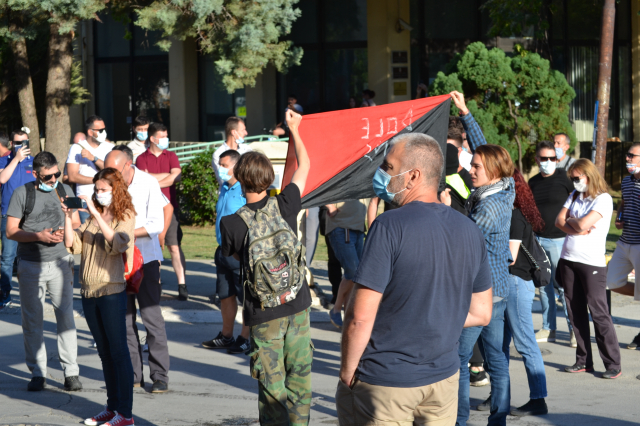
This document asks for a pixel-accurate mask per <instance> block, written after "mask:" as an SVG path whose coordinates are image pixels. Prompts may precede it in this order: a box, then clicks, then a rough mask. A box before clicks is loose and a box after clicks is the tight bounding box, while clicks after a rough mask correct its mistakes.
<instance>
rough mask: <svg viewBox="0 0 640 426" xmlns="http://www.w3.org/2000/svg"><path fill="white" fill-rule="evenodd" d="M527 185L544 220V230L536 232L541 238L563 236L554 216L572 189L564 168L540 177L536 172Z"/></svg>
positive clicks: (556, 215)
mask: <svg viewBox="0 0 640 426" xmlns="http://www.w3.org/2000/svg"><path fill="white" fill-rule="evenodd" d="M529 187H530V188H531V192H533V198H534V199H535V200H536V206H538V210H539V211H540V215H541V216H542V220H544V231H542V232H541V233H539V234H538V236H540V237H543V238H564V237H565V236H566V235H567V234H565V233H564V232H562V231H561V230H560V229H558V228H556V217H558V213H560V210H562V206H563V205H564V203H565V201H567V198H568V197H569V194H571V193H572V192H573V190H574V188H573V184H572V183H571V181H570V180H569V178H568V177H567V172H566V171H565V170H564V169H556V171H555V173H553V174H552V175H551V176H547V177H542V174H540V173H538V174H537V175H535V176H534V177H532V178H531V179H529Z"/></svg>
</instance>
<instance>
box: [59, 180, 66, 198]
mask: <svg viewBox="0 0 640 426" xmlns="http://www.w3.org/2000/svg"><path fill="white" fill-rule="evenodd" d="M56 192H57V193H58V197H60V200H64V199H65V197H66V196H67V191H65V190H64V185H63V184H62V182H58V186H56Z"/></svg>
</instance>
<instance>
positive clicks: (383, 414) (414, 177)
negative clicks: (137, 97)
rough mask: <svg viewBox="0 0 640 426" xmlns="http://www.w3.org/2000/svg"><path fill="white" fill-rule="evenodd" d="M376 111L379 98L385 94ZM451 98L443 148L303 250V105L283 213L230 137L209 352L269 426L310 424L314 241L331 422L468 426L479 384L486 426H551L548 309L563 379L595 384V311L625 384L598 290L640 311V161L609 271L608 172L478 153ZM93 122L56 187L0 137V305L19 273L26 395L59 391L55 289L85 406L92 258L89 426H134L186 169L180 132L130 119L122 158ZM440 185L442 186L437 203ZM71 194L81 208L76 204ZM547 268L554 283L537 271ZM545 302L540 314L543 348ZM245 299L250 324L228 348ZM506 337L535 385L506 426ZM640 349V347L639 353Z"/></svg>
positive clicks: (321, 225)
mask: <svg viewBox="0 0 640 426" xmlns="http://www.w3.org/2000/svg"><path fill="white" fill-rule="evenodd" d="M367 96H369V97H368V98H367V99H366V100H367V101H370V102H372V101H371V99H372V98H373V96H375V94H372V93H368V94H367ZM451 98H452V101H453V103H454V104H455V106H456V107H457V108H458V109H459V111H460V115H459V116H455V117H454V116H452V117H450V119H449V129H448V134H447V144H446V150H445V151H444V152H443V151H442V149H441V147H440V145H439V144H438V142H437V141H436V140H435V139H433V138H432V137H430V136H427V135H424V134H418V133H406V134H402V135H399V136H396V137H395V138H394V139H393V140H392V141H391V143H390V146H391V147H390V149H389V150H388V152H387V154H386V156H385V158H384V161H383V163H382V165H381V166H380V168H379V169H378V170H377V171H376V173H375V175H374V176H373V179H372V189H373V192H374V193H375V195H376V196H375V197H374V198H371V199H361V200H348V201H344V202H339V203H332V204H328V205H326V206H322V207H320V208H311V209H308V210H307V211H306V213H305V216H304V217H305V219H304V221H305V223H306V235H305V240H304V241H299V239H298V236H297V235H298V233H297V230H298V228H299V223H298V217H299V214H300V212H301V211H302V194H304V191H305V186H306V181H307V176H308V174H309V171H310V165H311V160H310V159H309V156H308V154H307V151H306V148H305V144H304V142H303V140H302V138H301V136H300V133H299V131H298V128H299V125H300V122H301V120H302V116H301V114H300V113H302V108H301V107H300V108H298V107H299V105H298V104H297V102H296V99H295V97H290V99H289V106H288V107H287V110H286V111H285V119H284V121H283V125H282V127H284V128H286V132H288V133H289V135H290V139H291V143H292V144H293V148H294V152H295V155H296V159H297V164H298V167H297V169H296V171H295V172H294V174H293V176H292V178H291V182H290V183H289V184H288V185H287V186H286V187H284V188H283V189H282V191H280V192H279V193H278V194H277V195H273V196H272V195H271V194H270V193H269V192H268V189H269V187H270V186H271V185H272V183H273V181H274V178H275V175H274V170H273V166H272V164H271V162H270V160H269V159H268V158H267V157H266V156H265V155H264V154H263V153H260V152H257V151H254V150H252V149H251V146H250V145H247V144H245V139H244V138H245V137H246V136H247V130H246V126H245V124H244V122H243V120H242V119H240V118H238V117H230V118H229V119H228V120H227V122H226V125H225V135H226V140H225V142H224V143H223V144H222V145H221V146H220V147H219V148H218V149H217V150H216V151H215V152H214V154H213V158H212V163H211V165H212V169H213V171H214V173H215V176H216V179H217V180H218V182H219V187H220V190H219V194H218V201H217V205H216V223H215V231H216V240H217V243H218V247H217V249H216V252H215V255H214V258H215V265H216V282H215V293H216V294H217V296H218V298H219V300H220V309H221V313H222V327H221V329H220V330H219V332H218V333H217V335H216V336H215V337H213V338H212V339H211V340H206V341H203V342H202V346H203V347H204V348H207V349H221V350H226V351H227V352H229V353H232V354H242V353H244V354H247V355H249V356H250V359H251V361H250V373H251V376H252V377H253V378H255V379H257V381H258V404H259V407H258V408H259V413H260V423H261V424H292V425H306V424H308V422H309V416H310V404H311V366H312V361H313V343H312V341H311V334H310V328H311V327H310V317H309V314H310V306H311V294H310V290H309V285H308V284H310V283H308V282H307V274H306V273H305V272H304V269H305V265H310V263H311V261H312V260H313V256H314V252H315V247H316V244H317V240H318V238H319V234H322V235H323V236H324V237H325V241H326V243H327V248H328V255H329V263H328V268H329V280H330V282H331V286H332V298H331V301H330V302H328V304H327V307H328V308H329V317H330V320H331V322H332V323H333V324H334V325H335V326H336V327H337V328H338V329H339V330H341V332H342V344H341V366H340V373H339V381H338V387H337V391H336V408H337V413H338V417H339V421H340V424H343V425H360V424H373V423H375V422H376V419H381V418H384V419H386V421H390V422H391V421H394V422H406V421H409V420H411V421H414V422H417V423H421V424H422V423H424V424H442V425H453V424H456V425H461V426H464V425H466V423H467V420H468V419H469V416H470V409H471V407H470V398H469V393H470V392H469V387H470V386H484V385H489V384H490V387H491V392H490V396H489V398H488V399H487V400H486V401H484V402H483V403H482V404H480V405H479V406H478V407H477V409H478V410H487V411H489V418H488V424H489V425H505V424H506V418H507V415H509V414H511V415H515V416H527V415H543V414H546V413H547V412H548V408H547V405H546V402H545V398H547V397H548V389H547V382H546V375H545V366H544V362H543V359H542V355H541V352H540V349H539V347H538V342H555V341H556V340H557V339H558V338H559V336H557V335H556V330H557V329H556V291H557V292H558V296H559V300H560V302H561V304H562V306H563V309H564V311H565V315H566V318H567V324H568V327H569V331H570V334H569V338H568V342H567V343H568V344H569V345H570V346H571V347H575V348H576V356H575V360H574V361H571V362H568V364H572V365H568V366H567V367H566V368H565V371H566V372H567V373H582V372H588V371H593V370H594V360H593V354H592V350H591V340H590V324H589V323H590V320H589V315H591V318H592V320H593V323H594V328H595V336H596V343H597V346H598V350H599V353H600V357H601V359H602V361H603V364H604V367H605V372H604V373H603V374H602V375H601V377H602V378H605V379H616V378H618V377H620V376H621V374H622V367H621V360H620V347H619V343H618V339H617V336H616V331H615V328H614V326H613V322H612V319H611V314H610V307H609V306H608V304H607V297H606V289H611V290H612V291H616V292H618V293H620V294H623V295H628V296H634V297H635V298H636V300H640V291H638V290H637V288H636V286H635V285H634V284H633V283H631V282H628V275H629V273H630V272H631V271H632V270H634V269H636V267H640V249H638V247H640V143H637V144H633V146H632V147H631V148H630V149H629V152H628V153H627V162H628V164H627V168H628V171H629V173H630V175H629V176H627V177H625V178H624V180H623V182H622V202H621V204H620V206H618V209H617V211H618V216H617V217H616V220H615V226H616V227H618V228H619V229H622V230H623V232H622V237H621V238H620V241H618V244H617V247H616V250H615V252H614V254H613V258H612V259H611V262H610V263H609V265H608V266H607V262H606V259H605V242H606V237H607V234H608V230H609V224H610V222H611V216H612V214H613V207H614V206H613V200H612V198H611V196H610V195H609V193H608V192H609V191H608V186H607V184H606V182H605V181H604V180H603V178H602V177H601V175H600V174H599V173H598V171H597V169H596V168H595V166H594V165H593V164H592V163H591V162H590V161H589V160H587V159H577V160H576V159H574V158H572V157H570V156H569V155H568V154H567V152H568V150H569V148H570V140H569V137H568V136H567V135H566V134H563V133H558V134H557V135H556V136H555V138H554V141H553V142H552V141H542V142H539V143H538V144H537V147H536V162H537V164H538V166H539V169H540V173H539V174H537V175H535V176H533V177H531V178H530V179H529V181H528V182H527V181H526V180H525V177H524V176H523V174H522V171H519V170H517V169H515V167H514V163H513V161H512V160H511V158H510V156H509V153H508V152H507V151H506V150H505V149H504V148H502V147H500V146H497V145H491V144H488V143H487V141H486V139H485V137H484V135H483V132H482V129H481V128H480V126H479V125H478V123H477V122H476V120H475V119H474V117H473V115H472V114H471V112H470V111H469V109H468V108H467V107H466V103H465V100H464V96H463V95H462V94H461V93H459V92H456V91H454V92H452V93H451ZM85 125H86V127H85V129H84V132H80V133H78V134H76V135H75V136H74V140H73V144H72V146H71V149H70V151H69V155H68V158H67V160H66V165H65V168H64V170H63V171H60V169H59V167H58V161H57V159H56V158H55V156H54V155H53V154H51V153H50V152H47V151H43V152H40V153H38V154H37V155H36V156H35V157H33V158H32V157H31V155H30V154H31V152H30V150H29V140H28V139H29V136H28V129H25V128H23V129H21V130H17V131H15V132H13V133H12V134H11V136H10V137H6V136H0V155H1V156H2V157H0V184H2V198H1V209H2V225H1V233H2V257H1V262H2V265H1V268H0V287H1V288H0V290H1V294H0V297H1V299H0V302H1V303H2V306H3V307H4V306H6V305H7V304H8V303H10V302H11V277H12V273H13V265H14V259H16V257H17V259H18V263H17V276H18V283H19V293H20V305H21V314H22V328H23V332H24V348H25V360H26V364H27V367H28V368H29V370H30V372H31V374H32V378H31V381H30V382H29V384H28V390H29V391H41V390H43V389H44V388H45V386H46V376H47V357H46V350H45V347H44V336H43V322H44V317H43V311H44V303H45V294H46V293H49V297H50V299H51V302H52V305H53V307H54V312H55V318H56V324H57V344H58V354H59V359H60V363H61V365H62V369H63V371H64V376H65V381H64V388H65V389H66V390H67V391H78V390H81V389H82V383H81V381H80V369H79V366H78V363H77V336H76V328H75V322H74V317H73V280H74V277H73V268H74V258H73V254H80V255H81V264H80V273H79V277H80V285H81V290H80V293H81V297H82V307H83V310H84V316H85V319H86V321H87V324H88V326H89V329H90V331H91V334H92V336H93V338H94V340H95V345H96V348H97V351H98V355H99V357H100V360H101V362H102V367H103V372H104V379H105V384H106V390H107V401H106V404H105V407H104V409H103V411H101V412H100V413H97V414H95V415H94V416H93V417H89V418H87V420H85V424H87V425H100V424H105V425H107V426H129V425H133V424H134V419H133V388H135V387H144V386H145V381H144V373H143V362H142V360H143V346H142V345H141V340H140V336H139V334H138V329H137V326H136V320H137V312H138V309H139V312H140V315H141V319H142V322H143V324H144V326H145V329H146V331H147V337H146V344H147V345H148V351H149V356H148V359H149V377H150V379H151V381H152V387H151V392H152V393H163V392H167V391H168V389H169V369H170V362H169V361H170V357H169V348H168V341H167V333H166V330H165V324H164V319H163V317H162V312H161V310H160V298H161V294H162V286H161V283H160V262H161V261H162V260H163V255H162V249H163V248H164V247H165V246H166V247H167V248H168V251H169V253H170V255H171V263H172V266H173V269H174V271H175V274H176V279H177V284H178V287H177V290H178V292H177V294H178V296H177V297H178V299H179V300H187V299H188V297H189V294H188V290H187V285H186V273H185V269H186V268H185V260H184V254H183V252H182V249H181V240H182V231H181V228H180V223H179V218H178V211H179V205H178V202H177V197H176V183H177V182H179V181H180V177H181V167H180V164H179V161H178V158H177V156H176V155H175V154H174V153H173V152H171V151H168V150H167V148H168V146H169V139H168V129H167V128H166V127H165V126H164V125H163V124H161V123H151V122H150V120H149V119H148V118H146V117H143V116H140V117H137V118H136V119H135V120H134V122H133V133H134V135H135V139H134V140H133V141H131V142H130V143H128V144H126V145H114V144H112V143H110V142H109V141H108V140H107V133H106V126H105V122H104V120H103V119H102V118H100V117H98V116H91V117H89V118H88V119H87V121H86V123H85ZM443 172H444V174H445V175H446V187H445V189H444V191H440V182H441V177H442V175H443ZM76 196H77V198H79V199H80V200H81V202H82V208H78V207H77V206H72V205H71V204H70V203H69V202H70V199H72V198H76ZM381 202H382V203H381ZM381 204H384V211H385V212H384V213H383V214H379V211H380V208H381V207H382V206H381ZM427 224H428V225H427ZM367 230H368V232H367ZM365 232H367V235H366V242H365ZM138 254H139V255H140V256H141V258H142V259H143V261H142V264H141V265H140V268H141V270H142V272H143V278H142V281H141V282H140V285H139V288H138V289H137V290H136V291H132V290H130V289H129V288H128V282H127V278H126V277H127V274H128V273H129V272H130V271H132V270H133V269H134V268H135V265H134V264H135V259H136V255H138ZM536 256H538V257H536ZM540 256H542V258H541V257H540ZM541 263H542V265H541ZM547 265H548V266H547ZM546 268H548V269H549V271H546V272H548V276H550V278H549V279H548V280H546V281H545V280H543V279H541V278H540V275H539V273H540V271H541V270H542V269H546ZM69 284H71V285H69ZM536 287H539V290H540V300H541V302H542V308H543V314H542V317H543V323H542V328H541V329H540V330H538V331H537V332H536V331H535V329H534V325H533V316H532V307H533V300H534V295H535V290H536ZM238 301H239V302H240V304H241V305H242V306H243V325H242V329H241V332H240V334H239V335H238V336H237V337H235V336H234V322H235V317H236V314H237V311H238ZM343 311H344V317H343ZM417 336H421V337H420V338H417ZM511 341H513V343H514V346H515V349H516V350H517V351H518V352H519V353H520V354H521V355H522V357H523V360H524V368H525V370H526V373H527V379H528V385H529V389H530V395H529V401H527V402H526V403H524V404H523V405H521V406H519V407H518V408H516V409H514V410H511V408H510V404H511V392H510V385H511V384H510V376H509V358H510V354H509V351H510V346H511ZM425 342H428V344H425ZM639 344H640V334H638V336H636V337H635V338H634V339H633V342H631V343H630V344H629V345H628V347H629V348H630V349H635V348H636V347H637V346H638V345H639ZM639 378H640V377H639Z"/></svg>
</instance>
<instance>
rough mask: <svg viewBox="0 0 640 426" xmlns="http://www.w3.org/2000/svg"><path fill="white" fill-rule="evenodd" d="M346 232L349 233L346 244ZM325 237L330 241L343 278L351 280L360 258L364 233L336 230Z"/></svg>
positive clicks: (342, 229)
mask: <svg viewBox="0 0 640 426" xmlns="http://www.w3.org/2000/svg"><path fill="white" fill-rule="evenodd" d="M347 232H348V233H349V242H346V235H347V234H346V233H347ZM327 236H328V237H329V241H331V248H333V252H334V253H335V255H336V257H337V258H338V261H339V262H340V265H341V266H342V269H343V271H344V277H345V278H346V279H348V280H352V279H353V277H355V276H356V271H357V270H358V265H360V259H361V258H362V249H363V247H364V232H360V231H354V230H351V229H348V230H347V229H344V228H336V229H334V230H333V231H331V232H329V235H327Z"/></svg>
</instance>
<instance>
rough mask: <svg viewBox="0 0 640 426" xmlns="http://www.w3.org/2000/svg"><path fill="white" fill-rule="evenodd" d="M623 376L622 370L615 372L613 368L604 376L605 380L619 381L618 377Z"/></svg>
mask: <svg viewBox="0 0 640 426" xmlns="http://www.w3.org/2000/svg"><path fill="white" fill-rule="evenodd" d="M620 376H622V370H615V369H613V368H610V369H608V370H607V371H605V372H604V374H603V375H602V378H603V379H617V378H618V377H620Z"/></svg>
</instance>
